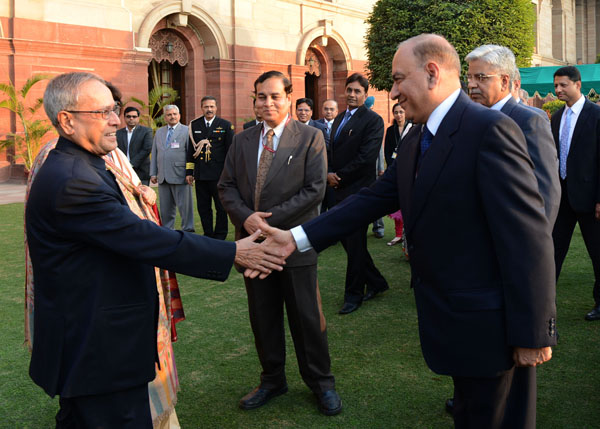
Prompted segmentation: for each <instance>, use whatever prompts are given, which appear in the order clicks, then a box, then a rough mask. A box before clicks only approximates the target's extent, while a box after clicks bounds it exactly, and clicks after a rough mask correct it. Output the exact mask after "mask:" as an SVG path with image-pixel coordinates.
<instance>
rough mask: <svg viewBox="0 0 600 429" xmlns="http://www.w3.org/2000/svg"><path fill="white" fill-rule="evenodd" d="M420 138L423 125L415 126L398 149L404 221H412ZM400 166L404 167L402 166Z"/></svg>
mask: <svg viewBox="0 0 600 429" xmlns="http://www.w3.org/2000/svg"><path fill="white" fill-rule="evenodd" d="M396 128H398V127H396ZM420 137H421V125H417V126H413V127H412V129H411V130H409V132H408V134H406V136H404V139H403V140H402V144H401V145H400V146H399V148H398V156H397V159H398V160H397V161H396V163H397V167H396V171H397V173H396V177H397V180H398V198H399V202H400V207H401V208H402V215H403V217H404V219H410V217H411V210H412V207H411V202H412V201H411V200H412V198H411V196H412V188H413V184H414V181H415V171H416V167H417V159H418V157H419V153H420V149H421V146H420V141H419V139H420ZM400 164H401V165H402V166H400ZM407 229H408V223H407Z"/></svg>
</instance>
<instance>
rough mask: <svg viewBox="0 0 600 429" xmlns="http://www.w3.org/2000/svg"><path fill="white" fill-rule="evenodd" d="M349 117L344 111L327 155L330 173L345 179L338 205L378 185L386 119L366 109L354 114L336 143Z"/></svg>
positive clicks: (339, 189)
mask: <svg viewBox="0 0 600 429" xmlns="http://www.w3.org/2000/svg"><path fill="white" fill-rule="evenodd" d="M345 114H346V111H345V110H344V111H343V112H342V113H340V114H339V115H338V116H336V118H335V120H334V122H333V125H332V127H331V142H330V144H329V151H328V152H327V161H328V171H329V172H333V173H336V174H337V175H338V176H339V177H340V178H341V181H340V185H339V186H338V187H337V188H336V189H334V195H335V199H336V202H340V201H342V200H343V199H344V198H346V197H347V196H348V195H352V194H354V193H355V192H358V190H359V189H360V188H362V187H365V186H369V185H370V184H371V183H373V182H374V181H375V179H376V170H377V168H376V164H377V157H378V155H379V150H380V149H381V142H382V141H383V128H384V127H383V119H381V116H379V115H378V114H377V113H375V112H373V111H372V110H371V109H369V108H367V107H365V106H364V105H362V106H360V107H359V108H358V110H357V111H356V112H354V114H353V115H352V117H351V118H350V120H349V121H348V122H346V124H345V125H344V128H343V129H342V130H341V131H340V135H339V136H338V138H337V140H336V139H335V138H334V136H335V135H336V133H337V129H338V127H339V126H340V124H341V122H342V119H343V118H344V115H345Z"/></svg>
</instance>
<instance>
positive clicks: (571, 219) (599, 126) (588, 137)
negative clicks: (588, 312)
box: [551, 100, 600, 306]
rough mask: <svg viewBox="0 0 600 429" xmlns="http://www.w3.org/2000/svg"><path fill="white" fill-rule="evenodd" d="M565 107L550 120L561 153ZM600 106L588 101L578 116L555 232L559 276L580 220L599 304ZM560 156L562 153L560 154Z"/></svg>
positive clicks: (596, 298) (596, 299)
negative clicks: (560, 136) (561, 131)
mask: <svg viewBox="0 0 600 429" xmlns="http://www.w3.org/2000/svg"><path fill="white" fill-rule="evenodd" d="M563 111H564V107H563V108H562V109H560V110H559V111H557V112H556V113H554V115H552V119H551V125H552V134H553V135H554V141H555V142H556V148H557V150H558V152H559V155H560V141H559V140H560V139H559V133H560V121H561V118H562V114H563ZM599 146H600V106H597V105H595V104H594V103H592V102H591V101H589V100H586V101H585V103H584V105H583V108H582V110H581V113H580V114H579V117H578V118H577V123H576V125H575V129H574V130H573V136H572V138H571V146H570V149H569V152H568V156H567V177H566V179H565V180H562V179H561V180H560V183H561V187H562V197H561V200H560V209H559V211H558V217H557V218H556V224H555V225H554V231H553V233H552V235H553V237H554V251H555V259H556V276H557V278H558V276H559V274H560V271H561V268H562V264H563V261H564V259H565V256H566V255H567V251H568V250H569V244H570V242H571V236H572V235H573V229H574V228H575V224H576V223H579V227H580V228H581V235H582V236H583V240H584V242H585V246H586V248H587V251H588V254H589V255H590V259H591V260H592V265H593V267H594V275H595V278H596V281H595V282H594V290H593V296H594V301H595V305H596V306H600V221H598V220H596V219H595V217H594V210H595V206H596V204H597V203H600V147H599ZM559 158H560V156H559Z"/></svg>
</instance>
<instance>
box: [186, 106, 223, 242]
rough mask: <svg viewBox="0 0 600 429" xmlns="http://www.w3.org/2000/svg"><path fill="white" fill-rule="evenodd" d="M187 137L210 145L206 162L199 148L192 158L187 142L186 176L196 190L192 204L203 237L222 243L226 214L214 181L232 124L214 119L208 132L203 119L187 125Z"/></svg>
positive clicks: (191, 146)
mask: <svg viewBox="0 0 600 429" xmlns="http://www.w3.org/2000/svg"><path fill="white" fill-rule="evenodd" d="M189 129H190V134H191V136H190V138H192V136H193V139H194V141H195V142H199V141H200V140H203V139H208V141H209V142H210V144H211V148H210V159H207V154H206V152H205V150H204V149H203V150H202V151H201V152H200V154H199V155H198V157H196V158H194V152H195V149H194V145H193V144H192V142H191V141H189V142H188V146H187V158H186V176H191V175H193V176H194V179H195V188H196V204H197V207H198V214H199V215H200V222H201V223H202V229H203V230H204V235H206V236H207V237H212V238H217V239H219V240H225V238H227V229H228V228H227V225H228V221H227V212H226V211H225V209H224V208H223V205H222V204H221V200H220V199H219V191H218V190H217V182H218V181H219V177H221V172H222V171H223V165H224V164H225V157H226V156H227V151H228V150H229V147H230V146H231V142H232V141H233V134H234V132H233V125H231V122H229V121H226V120H225V119H223V118H219V117H218V116H216V117H215V118H214V119H213V121H212V122H211V126H210V129H207V127H206V121H205V120H204V116H201V117H199V118H196V119H194V120H193V121H192V122H190V125H189ZM212 201H214V204H215V212H216V220H215V225H214V227H213V211H212Z"/></svg>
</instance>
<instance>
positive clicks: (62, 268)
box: [25, 73, 283, 429]
mask: <svg viewBox="0 0 600 429" xmlns="http://www.w3.org/2000/svg"><path fill="white" fill-rule="evenodd" d="M44 108H45V110H46V114H47V115H48V117H49V118H50V120H51V121H52V124H53V125H54V127H55V128H56V130H57V132H58V134H59V136H60V137H59V139H58V142H57V144H56V148H55V149H54V150H52V151H51V152H50V153H49V155H48V158H47V159H46V162H45V163H44V164H43V166H42V167H41V168H40V169H39V171H38V173H37V176H36V179H35V181H34V182H33V184H32V186H31V190H30V193H29V199H28V204H27V210H26V219H25V220H26V228H27V241H28V244H29V251H30V255H31V261H32V266H33V273H34V278H35V292H34V294H35V314H34V321H35V323H34V338H35V341H34V343H33V350H32V354H31V364H30V368H29V373H30V375H31V378H32V379H33V381H34V382H35V383H36V384H38V385H39V386H40V387H42V388H43V389H44V391H45V392H46V393H47V394H48V395H50V396H52V397H54V396H55V395H59V396H60V410H59V412H58V414H57V416H56V427H57V428H61V429H62V428H100V427H104V428H136V429H137V428H140V429H150V428H152V419H151V414H150V405H149V401H148V382H149V381H151V380H152V379H154V376H155V365H156V362H155V359H156V358H157V356H158V355H157V336H156V335H157V331H156V326H157V320H156V317H157V314H158V312H157V311H158V307H157V305H158V302H157V283H156V271H155V269H154V266H157V267H160V268H163V269H167V270H172V271H176V272H179V273H182V274H186V275H190V276H194V277H200V278H207V279H211V280H220V281H224V280H225V279H226V278H227V276H228V274H229V271H230V269H231V266H232V265H233V263H234V262H235V263H237V264H240V265H242V266H256V267H258V268H259V269H260V270H261V271H262V273H263V274H268V273H270V272H271V270H274V269H276V270H280V269H281V263H282V262H283V261H281V260H280V258H278V257H274V256H272V254H271V252H265V250H267V249H268V248H267V247H265V246H264V245H256V244H255V243H253V241H254V240H256V239H257V237H258V233H257V234H254V235H252V236H250V237H249V238H248V239H245V240H240V241H238V242H236V243H232V242H224V241H220V240H212V239H208V238H205V237H201V236H197V235H195V234H188V233H185V232H182V231H171V230H169V229H167V228H163V227H160V226H158V225H157V224H155V223H153V222H149V221H146V220H142V219H141V218H140V217H138V215H136V214H135V213H134V212H133V211H132V210H131V209H130V208H129V207H130V206H129V204H128V201H127V200H126V198H125V195H124V193H123V192H122V191H121V187H120V185H119V183H121V184H123V182H122V181H121V179H118V178H117V176H116V175H115V174H117V175H118V173H116V172H115V174H113V171H115V170H109V168H111V167H110V164H109V163H108V162H105V160H104V159H103V158H102V157H103V156H104V155H106V154H108V153H110V152H111V151H113V150H114V149H115V148H116V147H117V140H116V131H117V127H118V126H119V124H120V121H119V110H120V109H119V107H118V106H115V103H114V101H113V97H112V95H111V92H110V90H109V89H108V87H107V86H106V82H105V81H104V80H103V79H101V78H100V77H98V76H96V75H93V74H91V73H68V74H63V75H59V76H57V77H55V78H54V79H53V80H52V81H50V82H49V83H48V86H47V88H46V92H45V94H44Z"/></svg>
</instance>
